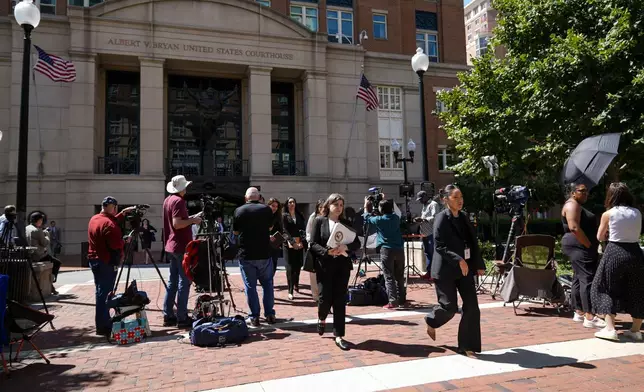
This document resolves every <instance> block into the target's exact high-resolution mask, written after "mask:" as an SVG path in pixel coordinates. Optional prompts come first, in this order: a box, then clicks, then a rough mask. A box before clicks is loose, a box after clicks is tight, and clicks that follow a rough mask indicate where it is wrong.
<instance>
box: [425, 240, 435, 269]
mask: <svg viewBox="0 0 644 392" xmlns="http://www.w3.org/2000/svg"><path fill="white" fill-rule="evenodd" d="M423 248H424V249H425V256H426V257H427V272H430V271H431V270H432V258H433V257H434V235H428V236H427V237H425V238H423Z"/></svg>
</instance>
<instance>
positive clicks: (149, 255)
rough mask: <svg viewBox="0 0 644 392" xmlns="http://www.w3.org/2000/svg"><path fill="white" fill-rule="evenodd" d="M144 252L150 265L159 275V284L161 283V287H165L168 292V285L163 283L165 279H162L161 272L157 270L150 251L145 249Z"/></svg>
mask: <svg viewBox="0 0 644 392" xmlns="http://www.w3.org/2000/svg"><path fill="white" fill-rule="evenodd" d="M145 252H146V253H147V255H148V258H149V259H150V261H152V265H153V266H154V269H155V270H156V271H157V275H159V279H161V283H163V287H165V290H166V291H168V285H167V283H166V282H165V279H163V275H162V274H161V270H160V269H159V266H158V265H157V262H156V261H155V260H154V257H152V252H150V249H146V250H145Z"/></svg>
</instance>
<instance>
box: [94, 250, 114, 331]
mask: <svg viewBox="0 0 644 392" xmlns="http://www.w3.org/2000/svg"><path fill="white" fill-rule="evenodd" d="M89 266H90V267H91V269H92V274H94V286H96V316H95V318H94V323H95V324H96V330H97V331H98V330H105V329H109V330H112V319H111V318H110V310H109V308H108V307H107V303H106V302H107V296H108V295H109V293H110V292H112V290H113V289H114V283H115V282H116V267H115V266H113V265H109V263H106V262H103V261H101V260H90V261H89Z"/></svg>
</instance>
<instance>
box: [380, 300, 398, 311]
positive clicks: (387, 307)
mask: <svg viewBox="0 0 644 392" xmlns="http://www.w3.org/2000/svg"><path fill="white" fill-rule="evenodd" d="M382 308H383V309H386V310H392V309H396V305H394V304H392V303H391V302H390V303H388V304H387V305H385V306H383V307H382Z"/></svg>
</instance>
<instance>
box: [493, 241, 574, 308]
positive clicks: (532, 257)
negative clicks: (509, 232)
mask: <svg viewBox="0 0 644 392" xmlns="http://www.w3.org/2000/svg"><path fill="white" fill-rule="evenodd" d="M554 256H555V238H554V237H552V236H549V235H541V234H530V235H522V236H519V237H517V238H516V242H515V250H514V257H513V261H512V268H511V269H510V271H509V273H508V276H507V277H506V279H505V281H504V282H503V287H502V288H501V296H502V297H503V300H504V301H505V302H506V303H509V302H512V306H513V308H514V313H515V314H516V312H517V308H518V307H519V306H520V305H521V303H523V302H525V301H531V300H535V299H538V300H540V301H543V306H546V305H547V304H550V305H553V306H555V307H556V309H557V311H560V309H559V303H560V299H561V298H560V297H561V295H562V294H563V288H561V285H560V284H559V282H558V281H557V262H556V261H555V259H554Z"/></svg>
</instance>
